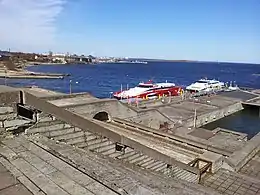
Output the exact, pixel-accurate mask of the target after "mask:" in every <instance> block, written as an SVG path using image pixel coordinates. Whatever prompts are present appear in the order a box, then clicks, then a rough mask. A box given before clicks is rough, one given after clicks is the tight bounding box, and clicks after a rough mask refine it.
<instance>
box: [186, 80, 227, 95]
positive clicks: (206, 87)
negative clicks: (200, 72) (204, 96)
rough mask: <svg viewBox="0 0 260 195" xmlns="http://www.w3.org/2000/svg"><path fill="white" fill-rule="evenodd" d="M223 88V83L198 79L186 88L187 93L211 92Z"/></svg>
mask: <svg viewBox="0 0 260 195" xmlns="http://www.w3.org/2000/svg"><path fill="white" fill-rule="evenodd" d="M224 87H225V83H224V82H220V81H218V80H215V79H200V80H198V81H196V82H194V83H192V84H190V85H189V86H187V87H186V91H189V92H195V93H196V92H211V91H214V90H220V89H223V88H224Z"/></svg>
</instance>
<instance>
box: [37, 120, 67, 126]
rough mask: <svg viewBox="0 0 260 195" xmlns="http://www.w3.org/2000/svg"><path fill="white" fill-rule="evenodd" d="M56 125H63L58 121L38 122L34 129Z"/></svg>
mask: <svg viewBox="0 0 260 195" xmlns="http://www.w3.org/2000/svg"><path fill="white" fill-rule="evenodd" d="M57 124H65V123H64V122H63V121H60V120H50V121H38V122H37V123H36V124H35V125H34V127H37V128H40V127H48V126H52V125H57Z"/></svg>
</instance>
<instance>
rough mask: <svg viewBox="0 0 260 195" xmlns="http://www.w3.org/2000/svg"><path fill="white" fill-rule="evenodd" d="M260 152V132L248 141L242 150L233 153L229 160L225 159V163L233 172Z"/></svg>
mask: <svg viewBox="0 0 260 195" xmlns="http://www.w3.org/2000/svg"><path fill="white" fill-rule="evenodd" d="M259 150H260V132H259V133H258V134H257V135H255V136H254V137H253V138H252V139H251V140H249V141H248V142H247V143H246V145H245V146H244V147H243V148H242V150H239V151H235V152H234V153H233V154H232V155H231V156H230V157H229V158H227V159H225V161H226V163H227V164H228V165H229V166H231V167H232V168H233V169H234V170H235V171H238V170H239V169H241V168H242V167H243V166H244V165H245V164H246V163H247V162H248V161H249V160H250V159H251V158H253V157H254V156H255V155H256V153H257V152H258V151H259Z"/></svg>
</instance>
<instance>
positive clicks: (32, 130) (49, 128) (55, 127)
mask: <svg viewBox="0 0 260 195" xmlns="http://www.w3.org/2000/svg"><path fill="white" fill-rule="evenodd" d="M69 127H72V126H71V125H69V124H62V123H60V124H55V125H49V126H41V127H34V126H33V127H31V128H29V129H27V133H29V134H34V133H46V132H49V131H55V130H62V129H64V128H69Z"/></svg>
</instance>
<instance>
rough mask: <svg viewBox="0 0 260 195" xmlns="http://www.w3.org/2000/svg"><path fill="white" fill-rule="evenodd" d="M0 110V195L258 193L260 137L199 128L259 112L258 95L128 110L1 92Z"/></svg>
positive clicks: (76, 97) (36, 91)
mask: <svg viewBox="0 0 260 195" xmlns="http://www.w3.org/2000/svg"><path fill="white" fill-rule="evenodd" d="M0 101H1V106H0V121H1V128H0V143H1V144H0V181H4V182H0V183H1V185H0V193H1V192H3V193H5V194H11V192H12V193H13V194H19V195H20V194H66V195H67V194H68V195H69V194H70V195H74V194H75V195H81V194H97V195H107V194H108V195H110V194H111V195H115V194H122V195H126V194H149V195H150V194H151V195H157V194H158V195H159V194H167V195H171V194H180V195H182V194H183V195H184V194H192V195H193V194H194V195H200V194H201V195H202V194H204V195H205V194H209V195H215V194H216V195H217V194H227V195H229V194H235V195H242V194H254V195H257V194H260V132H259V133H258V134H256V135H254V137H252V138H250V139H248V136H247V134H245V133H239V132H234V131H231V130H229V129H223V128H216V129H214V130H212V131H210V130H207V129H204V128H203V125H205V124H208V123H211V122H213V121H216V120H218V119H221V118H223V117H226V116H228V115H231V114H233V113H235V112H238V111H240V110H243V109H245V107H248V106H253V107H256V108H260V103H259V102H260V94H259V93H257V90H250V91H245V90H238V91H231V92H222V93H219V94H215V95H211V96H201V97H194V98H183V97H179V96H178V97H165V98H163V99H160V100H147V101H143V102H141V103H139V104H138V105H135V104H128V103H122V102H120V101H118V100H115V99H99V98H96V97H94V96H92V95H91V94H89V93H87V92H86V93H78V94H63V93H58V92H54V91H50V90H45V89H40V88H32V89H30V88H11V87H7V86H0ZM16 192H17V193H16ZM19 192H20V193H19Z"/></svg>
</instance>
